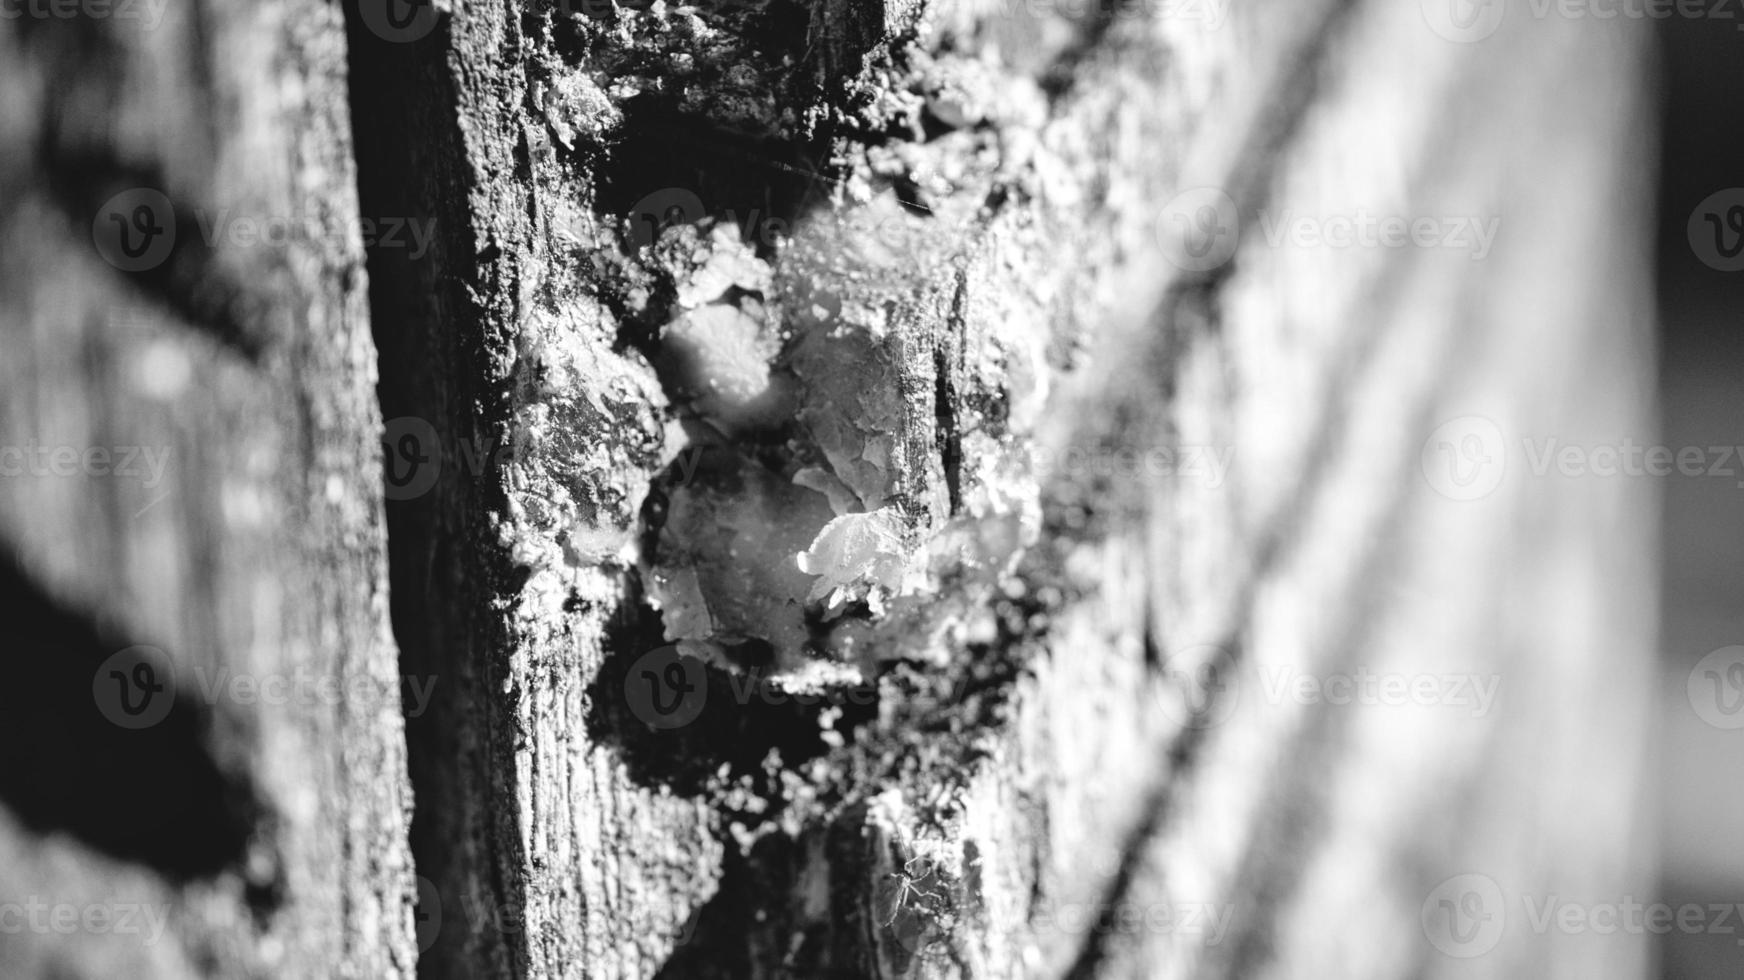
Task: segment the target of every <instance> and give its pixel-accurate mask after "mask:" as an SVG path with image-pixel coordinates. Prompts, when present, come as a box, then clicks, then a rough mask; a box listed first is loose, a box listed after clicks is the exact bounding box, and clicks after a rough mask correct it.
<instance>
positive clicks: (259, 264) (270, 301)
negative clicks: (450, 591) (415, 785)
mask: <svg viewBox="0 0 1744 980" xmlns="http://www.w3.org/2000/svg"><path fill="white" fill-rule="evenodd" d="M144 13H145V11H144V9H143V8H140V7H136V8H133V10H132V14H131V15H122V14H120V13H119V12H117V13H116V14H115V15H114V16H110V17H102V18H93V17H88V16H81V17H74V18H70V19H67V18H48V17H28V16H26V17H22V18H17V17H9V18H8V19H6V20H5V21H3V22H0V89H3V90H4V91H5V93H6V95H5V97H4V99H3V100H0V145H3V146H4V147H5V150H4V153H3V154H0V199H3V200H4V201H5V208H4V213H3V214H0V239H3V241H0V332H3V338H4V339H3V340H0V343H3V344H4V348H5V354H4V356H3V357H0V429H3V432H0V444H4V445H5V446H7V447H8V448H9V449H12V450H23V451H24V452H25V453H30V454H35V453H37V451H38V450H37V448H36V447H42V448H43V450H44V451H46V453H47V455H23V456H21V455H18V454H17V453H14V454H12V455H9V457H8V459H7V464H8V470H7V475H6V477H5V478H4V479H0V535H3V536H4V542H5V548H6V551H7V553H8V554H7V556H6V561H5V567H6V572H5V574H4V578H5V586H4V590H3V592H4V599H3V600H0V601H3V602H4V605H5V609H6V611H7V616H6V617H5V618H6V622H7V626H8V633H9V640H10V641H11V642H10V644H9V647H8V655H9V656H8V662H9V664H11V669H12V670H13V671H14V673H13V675H12V676H11V677H10V678H9V682H8V683H7V684H6V686H5V687H6V690H5V694H4V695H3V696H0V697H3V702H0V703H3V704H4V708H3V709H0V718H3V719H4V726H5V731H4V733H3V734H0V741H3V742H4V743H5V749H4V750H0V797H3V798H4V800H5V803H6V807H7V812H6V813H5V814H4V816H3V817H0V840H3V843H0V850H3V851H4V859H3V860H0V866H3V867H4V869H5V871H4V873H3V875H0V881H3V882H4V888H3V889H0V890H3V891H4V897H3V898H0V901H4V902H6V903H8V907H9V908H12V907H13V906H15V905H16V906H18V907H21V908H24V909H25V913H24V914H27V915H28V914H31V913H30V911H29V909H28V906H27V903H36V902H40V903H41V904H42V905H44V906H48V907H53V908H62V909H71V910H72V915H74V916H75V920H74V921H76V922H77V923H79V924H78V925H76V926H75V927H74V928H73V929H72V930H71V931H70V932H67V931H63V927H64V926H65V924H66V923H65V921H64V920H55V919H48V918H43V919H41V920H40V921H37V922H35V924H30V920H28V919H26V920H19V919H13V918H9V921H8V927H7V931H6V934H5V935H4V936H3V937H0V974H3V975H5V976H8V977H37V976H41V977H74V976H77V977H100V976H130V977H183V976H213V977H216V976H287V977H289V976H298V977H301V976H308V977H334V976H355V977H393V976H411V975H412V974H413V972H414V970H415V967H416V949H415V946H414V944H413V942H412V938H411V924H412V920H411V904H410V903H411V901H412V899H413V894H414V893H413V884H414V877H413V873H412V865H411V854H410V850H409V848H408V846H407V836H406V827H407V824H408V820H409V817H410V809H411V796H410V792H409V786H408V784H407V781H406V776H405V739H404V735H403V731H402V722H401V717H402V709H401V703H400V700H401V699H400V683H399V677H398V670H397V665H396V662H395V652H394V644H393V638H392V636H391V633H390V628H389V620H388V615H387V590H386V586H387V564H386V553H385V541H384V522H383V519H382V509H381V505H380V503H379V501H380V495H381V490H380V486H381V484H380V472H381V463H380V460H381V450H380V446H379V443H378V436H377V433H378V431H379V429H380V421H379V420H380V415H379V410H378V407H377V404H376V399H375V395H374V391H373V388H374V382H375V362H374V351H373V348H372V345H371V342H370V336H369V324H368V319H367V307H366V303H367V299H366V295H365V291H366V287H367V282H366V280H365V277H364V269H363V247H362V242H361V240H360V235H359V224H358V212H357V203H356V200H357V198H356V176H355V170H354V161H353V155H352V152H351V127H350V123H349V117H348V112H347V96H348V93H347V88H346V84H345V71H344V68H345V65H344V56H345V49H344V25H343V20H342V18H341V16H340V13H339V11H337V10H335V9H333V8H331V7H329V6H327V5H325V4H322V3H318V2H282V3H280V2H275V3H254V2H234V3H233V2H210V3H202V4H196V5H172V6H169V7H167V8H163V9H160V10H158V13H159V14H161V15H162V19H161V20H157V21H152V22H147V21H145V20H141V19H137V18H138V17H141V16H143V15H144ZM153 193H155V194H158V195H162V196H161V197H150V196H146V195H149V194H153ZM140 207H145V208H146V211H145V212H143V213H140V212H139V211H138V210H137V209H138V208H140ZM136 217H137V218H138V219H139V220H140V222H141V223H140V224H137V225H136V224H134V221H135V219H136ZM117 219H119V222H120V224H118V223H117ZM118 228H121V230H120V231H119V232H118V231H117V229H118ZM152 228H156V229H161V230H160V231H158V232H157V233H156V234H155V235H153V236H152V237H151V238H149V239H148V238H147V237H146V232H147V231H148V230H149V229H152ZM263 228H264V229H265V230H266V233H270V234H271V235H273V236H274V238H273V240H270V241H269V240H266V239H264V238H262V237H257V236H258V235H259V234H261V232H260V229H263ZM251 229H254V230H253V231H251ZM118 235H130V236H132V237H131V238H130V239H128V243H129V244H130V245H131V246H132V247H133V248H134V250H135V251H136V252H137V253H138V254H137V255H129V254H128V252H126V251H123V250H122V244H123V241H122V239H121V238H120V237H118ZM148 242H149V243H150V244H148ZM159 244H161V245H162V246H163V248H162V249H161V250H154V248H155V247H156V246H157V245H159ZM98 450H100V451H102V452H103V453H105V454H107V456H94V455H88V454H89V453H90V452H92V451H98ZM57 452H59V453H60V454H61V458H59V459H57V458H56V456H55V454H56V453H57ZM69 453H70V454H72V455H67V454H69ZM140 646H148V647H150V648H151V650H149V651H145V652H141V651H140V650H139V649H138V647H140ZM141 668H144V670H145V672H144V673H138V672H139V671H140V670H141ZM136 681H137V682H138V683H137V685H135V682H136ZM118 682H119V683H120V684H121V688H117V687H115V686H114V685H116V684H117V683H118ZM160 684H161V685H163V690H162V691H159V692H157V693H155V694H153V693H152V692H150V691H149V690H148V689H147V686H149V685H160ZM123 700H125V702H126V704H127V705H128V706H130V707H132V708H135V709H140V713H139V714H137V715H132V714H129V713H128V712H127V711H125V710H123ZM92 909H94V910H96V912H95V913H94V914H96V915H99V916H101V915H103V914H104V913H105V912H106V913H107V918H106V919H104V918H99V919H95V920H86V919H85V918H83V915H84V913H85V912H86V910H92ZM147 910H150V912H151V913H152V914H155V915H162V916H165V917H167V926H166V927H164V928H163V929H162V931H161V932H158V931H155V930H153V931H147V926H146V922H147V920H146V917H145V916H146V911H147ZM35 914H37V915H39V916H47V915H52V914H65V913H64V912H63V913H51V912H39V913H35ZM124 919H125V922H124V921H123V920H124ZM90 921H95V922H97V923H98V924H97V925H90V924H88V922H90Z"/></svg>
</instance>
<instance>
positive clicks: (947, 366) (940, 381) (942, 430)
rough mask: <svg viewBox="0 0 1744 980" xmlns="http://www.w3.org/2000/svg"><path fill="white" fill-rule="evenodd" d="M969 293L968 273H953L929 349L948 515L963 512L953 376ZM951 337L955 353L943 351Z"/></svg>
mask: <svg viewBox="0 0 1744 980" xmlns="http://www.w3.org/2000/svg"><path fill="white" fill-rule="evenodd" d="M968 291H969V274H968V272H967V271H965V270H962V269H959V270H957V289H956V292H955V294H954V295H953V296H952V298H951V315H950V319H949V320H948V321H947V326H948V329H947V331H946V332H945V334H944V336H942V337H940V338H939V340H938V343H937V345H936V346H934V347H933V413H934V415H935V419H934V427H935V428H934V438H935V439H936V440H937V442H938V451H939V459H940V461H941V465H942V467H943V469H944V471H945V491H946V493H947V495H948V496H949V499H950V504H951V516H953V517H955V516H956V515H957V514H960V513H962V511H963V428H962V421H961V420H960V419H959V418H958V417H957V402H958V399H959V397H960V396H959V393H958V390H957V375H958V372H959V371H961V370H962V369H963V357H962V345H963V343H964V339H963V338H964V331H965V329H966V325H965V316H966V314H965V312H964V310H963V304H964V301H965V299H966V297H967V295H968ZM953 337H954V338H955V340H956V344H957V351H956V352H955V353H953V352H950V351H947V350H946V349H945V344H947V343H950V342H951V340H952V338H953Z"/></svg>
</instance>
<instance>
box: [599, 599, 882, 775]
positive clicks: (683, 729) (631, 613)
mask: <svg viewBox="0 0 1744 980" xmlns="http://www.w3.org/2000/svg"><path fill="white" fill-rule="evenodd" d="M604 652H605V662H604V664H603V665H602V666H601V668H600V671H599V673H598V674H596V675H595V677H594V679H593V681H592V683H591V684H589V686H588V701H589V703H590V706H591V707H590V710H589V712H588V715H587V726H588V735H589V738H590V739H592V740H594V741H597V742H600V743H602V744H607V745H612V746H615V747H616V748H617V750H618V753H619V755H620V757H621V758H622V759H623V760H624V763H625V765H626V766H627V767H628V769H629V771H630V774H631V777H632V778H634V779H635V780H636V781H637V782H638V783H641V784H642V785H664V786H667V787H670V788H671V789H672V791H673V792H675V793H679V794H684V795H696V794H704V795H707V794H708V793H710V792H711V789H713V788H719V786H720V784H721V780H722V778H723V776H724V778H725V779H726V780H729V781H731V780H738V779H740V778H741V777H750V778H751V779H752V781H753V783H754V785H755V787H756V789H757V790H758V791H759V792H760V793H763V794H766V795H767V796H768V797H769V798H771V799H774V798H778V797H779V796H780V795H781V791H782V790H781V787H780V786H779V785H778V784H777V783H774V782H770V779H771V774H770V773H769V772H767V771H766V770H765V769H764V761H765V760H766V759H767V758H769V756H770V753H772V752H773V753H775V754H776V755H777V756H778V757H779V759H780V761H781V764H782V765H783V766H785V767H787V768H790V769H791V768H793V767H795V766H798V765H802V764H803V763H806V762H809V761H811V760H813V759H817V758H820V757H822V756H824V755H825V754H827V753H829V752H830V751H832V748H833V747H832V746H831V745H830V744H829V742H828V741H826V740H825V738H824V736H823V731H824V728H823V726H822V724H821V723H820V716H821V715H822V714H823V712H825V711H832V713H833V712H834V711H835V710H839V711H840V715H839V717H836V718H834V720H833V722H832V728H833V730H834V731H835V732H837V733H838V734H840V735H841V736H842V737H843V738H844V739H846V740H849V741H852V739H853V738H854V735H855V731H856V730H857V729H858V728H860V727H861V726H862V725H864V724H866V723H867V722H870V721H872V720H873V719H875V718H876V717H877V714H878V701H879V690H878V687H877V685H876V683H874V682H867V683H864V684H861V685H857V686H855V687H852V688H838V689H836V690H832V691H831V692H829V693H828V694H827V695H818V696H796V695H793V694H790V693H789V692H787V691H786V690H785V689H784V688H782V687H781V685H780V684H779V682H778V681H777V680H776V677H775V675H774V673H773V672H771V671H770V670H769V669H768V667H767V666H762V667H760V666H758V665H757V664H756V663H755V662H754V659H753V660H752V661H748V662H747V663H745V664H744V665H742V666H739V667H736V668H733V669H730V670H729V669H724V668H721V667H717V666H715V665H713V664H708V665H705V664H703V663H702V662H701V661H698V660H695V659H694V658H691V657H688V656H683V655H680V654H678V653H677V651H676V650H675V648H674V647H673V646H672V645H671V644H670V643H668V642H667V641H666V639H665V635H664V633H663V631H662V628H661V622H660V616H659V614H658V613H656V612H654V611H653V610H652V609H650V608H649V607H648V604H647V602H646V600H645V599H644V598H643V596H642V595H641V592H640V590H639V589H638V588H636V585H635V583H634V582H633V581H632V582H630V583H629V589H628V594H627V595H626V597H625V600H624V602H623V603H622V604H621V605H620V606H619V607H618V609H617V610H616V612H615V614H614V615H613V617H612V620H611V623H610V627H609V629H608V631H607V635H606V642H605V651H604ZM675 665H676V667H677V668H678V669H677V670H676V671H675V670H673V668H674V666H675ZM666 718H671V719H672V720H673V722H674V723H677V722H680V721H682V723H681V724H675V727H670V728H666V727H658V726H661V725H663V724H664V723H665V719H666ZM723 765H724V766H725V767H726V771H725V773H724V774H723V772H722V767H723Z"/></svg>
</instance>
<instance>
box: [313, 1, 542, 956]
mask: <svg viewBox="0 0 1744 980" xmlns="http://www.w3.org/2000/svg"><path fill="white" fill-rule="evenodd" d="M359 2H360V0H351V2H347V3H346V4H345V17H346V33H347V41H348V45H347V47H348V63H349V81H350V109H351V117H352V133H353V141H354V144H355V151H356V158H357V181H358V199H359V204H360V206H361V210H362V212H363V213H364V214H370V215H377V216H399V217H402V218H406V219H408V220H415V221H421V222H428V223H430V225H431V226H432V227H434V228H436V229H437V233H436V235H435V237H434V239H433V240H432V242H431V244H430V248H429V249H428V250H427V251H426V252H424V253H423V254H420V255H413V254H412V253H411V252H410V251H409V250H407V249H404V248H392V247H379V248H370V249H369V251H368V256H367V258H368V270H369V305H370V323H371V329H372V332H373V335H374V339H375V345H376V352H377V357H378V362H377V363H378V371H379V375H378V382H377V395H378V397H379V399H380V404H381V411H382V417H383V419H384V421H385V422H386V423H387V426H388V429H387V433H386V435H385V436H384V441H383V450H384V455H385V462H386V467H387V469H386V472H385V473H384V483H383V489H384V494H385V496H386V497H387V502H386V508H385V513H386V523H387V543H388V577H389V589H390V596H389V599H390V615H391V619H392V624H393V631H394V638H395V642H396V643H397V645H398V647H399V651H400V667H401V672H402V673H403V674H404V675H406V676H410V677H433V678H436V679H437V683H436V684H435V685H434V687H433V688H432V689H431V691H430V698H429V702H428V704H427V705H426V706H425V709H424V710H423V711H422V712H421V713H416V714H413V713H408V714H407V716H406V718H405V731H406V754H407V771H408V775H409V778H410V782H411V786H412V793H413V801H414V807H413V814H412V824H411V831H410V845H411V851H412V858H413V861H414V863H415V866H416V869H417V874H418V875H419V876H420V877H421V878H423V879H425V880H427V881H428V882H429V886H428V888H425V889H422V890H421V891H422V892H423V893H426V894H427V895H430V896H433V897H434V898H435V899H437V900H438V901H439V903H440V907H441V908H442V909H446V910H449V914H444V915H442V916H440V917H439V919H438V920H437V922H436V928H434V929H433V930H429V931H428V932H427V933H425V934H424V935H423V936H422V939H421V942H420V946H421V947H422V948H421V951H420V953H419V956H418V976H419V977H420V978H422V980H447V978H470V977H477V976H490V977H506V978H510V980H515V978H521V977H525V976H527V975H528V970H529V967H528V964H527V951H526V945H527V944H526V942H524V941H523V940H524V939H525V937H523V936H521V935H520V934H519V932H518V925H519V923H518V921H510V923H509V926H508V927H506V928H496V927H494V926H493V923H500V922H503V921H505V919H507V920H518V917H519V916H520V914H521V910H523V909H524V908H525V907H526V896H525V882H524V881H523V880H522V879H521V878H520V876H519V875H518V874H516V869H519V868H524V867H525V866H526V858H525V855H524V854H523V853H522V848H523V842H522V840H521V837H520V834H519V828H518V825H517V823H516V821H515V815H514V812H513V807H512V803H509V802H507V801H513V800H515V799H517V798H518V795H519V791H518V787H517V778H518V777H517V768H516V765H515V763H514V746H515V740H516V738H517V734H516V732H515V731H514V720H513V712H512V711H511V710H508V707H507V705H506V704H505V701H506V699H507V698H509V697H511V696H512V695H508V694H505V693H504V691H503V684H504V678H505V677H506V676H507V674H508V672H509V665H508V656H509V651H510V639H509V636H508V635H507V631H508V626H507V623H506V621H505V619H504V618H503V617H502V616H501V615H500V613H499V611H500V609H501V608H503V604H504V602H505V601H506V600H507V599H508V598H510V597H512V596H513V595H514V594H515V593H516V592H517V591H518V589H519V586H520V583H521V582H522V581H523V580H524V577H525V575H526V570H525V569H520V568H517V567H516V566H515V565H514V563H513V562H512V561H511V560H510V559H509V557H508V555H507V554H506V553H505V552H504V551H503V549H502V546H501V545H500V543H499V542H498V540H497V538H496V536H495V534H494V533H493V532H491V531H490V530H489V529H488V527H487V524H488V515H489V514H490V513H492V512H493V511H494V512H501V511H502V510H504V509H505V508H504V506H503V503H504V501H503V491H502V489H501V479H500V476H501V474H500V472H499V471H498V468H499V466H500V465H501V459H500V458H499V455H498V454H495V453H489V452H485V453H479V452H476V450H477V448H478V447H491V446H502V445H505V444H506V443H505V435H504V434H505V432H506V429H507V418H506V411H507V408H506V406H507V405H508V402H509V400H508V398H507V397H506V396H507V392H506V391H504V390H500V388H501V387H502V386H500V385H499V383H498V382H496V381H492V380H487V379H488V378H489V371H488V365H489V364H490V363H491V360H490V357H489V353H488V352H489V351H490V350H492V349H494V348H493V344H494V343H495V342H496V338H495V337H494V335H492V333H491V331H493V330H494V329H497V328H495V327H494V326H493V324H494V323H495V322H496V321H495V319H494V318H495V316H496V314H497V312H498V311H495V310H493V309H491V308H488V307H485V306H484V305H482V304H481V301H480V297H481V296H485V297H488V296H492V295H498V294H499V293H500V292H502V291H512V286H505V285H504V284H503V283H502V282H501V281H500V279H499V277H500V276H501V275H503V274H504V270H502V269H501V268H500V267H499V263H498V261H497V260H498V259H499V258H500V257H501V256H503V255H505V254H507V253H506V251H505V249H504V246H503V243H501V242H499V241H497V240H494V239H491V238H485V239H480V240H475V239H474V237H473V230H474V228H475V225H476V221H475V216H474V215H472V214H470V213H469V212H468V202H469V201H470V200H472V199H473V198H472V197H471V192H472V191H473V189H474V188H475V185H476V182H477V180H478V179H480V178H479V176H478V174H477V173H476V172H475V171H474V170H473V169H472V168H471V167H470V166H469V165H468V157H467V151H466V142H465V140H464V138H463V136H462V134H461V132H460V129H459V124H460V118H459V117H460V114H461V112H462V111H463V110H461V109H459V108H458V107H459V106H460V104H461V100H460V98H459V96H458V94H457V93H456V91H455V89H454V81H453V77H452V75H451V69H450V65H449V64H448V57H449V55H450V53H451V51H452V49H453V47H454V40H453V39H452V38H451V37H450V36H449V31H450V30H451V29H452V28H453V26H454V24H453V22H452V21H451V20H450V19H449V18H448V17H446V16H435V17H434V19H433V20H432V21H431V22H430V30H429V32H428V33H427V34H425V35H424V36H422V37H419V38H417V39H414V40H399V39H396V40H388V39H384V38H383V37H382V36H380V35H378V34H377V33H376V32H375V31H372V30H371V29H370V27H369V22H368V20H367V18H366V17H365V16H364V15H363V13H362V12H360V9H359ZM513 165H514V166H515V167H516V168H517V170H518V171H521V173H520V177H519V180H521V181H524V180H525V178H526V174H525V172H524V171H525V170H526V168H527V167H528V165H529V162H528V160H527V158H526V156H525V154H518V155H517V158H516V160H515V161H514V163H513ZM481 907H482V908H481ZM456 910H471V912H472V913H480V914H470V913H462V912H457V911H456ZM484 913H488V914H484Z"/></svg>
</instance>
